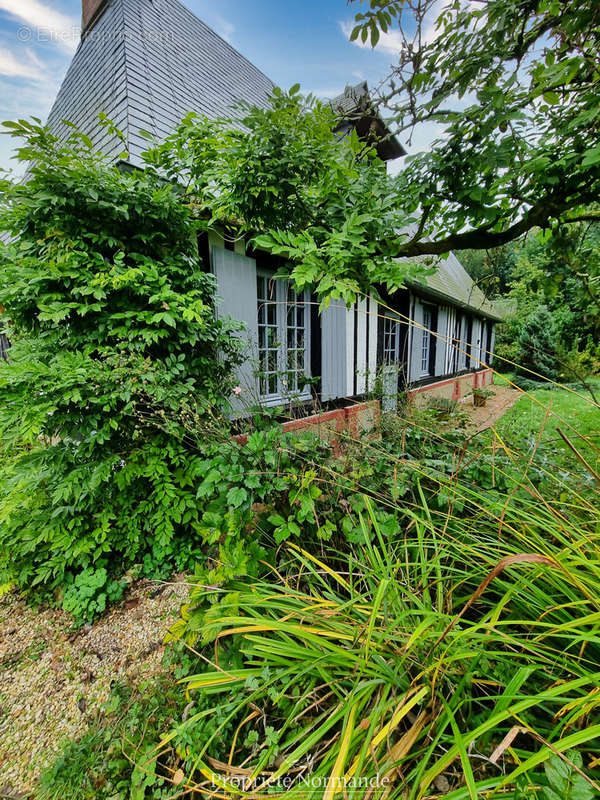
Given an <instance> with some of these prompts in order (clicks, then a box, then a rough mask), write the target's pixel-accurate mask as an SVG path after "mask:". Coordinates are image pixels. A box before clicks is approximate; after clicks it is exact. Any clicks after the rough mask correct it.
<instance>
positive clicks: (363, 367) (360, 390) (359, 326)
mask: <svg viewBox="0 0 600 800" xmlns="http://www.w3.org/2000/svg"><path fill="white" fill-rule="evenodd" d="M355 306H356V364H355V367H356V392H354V394H364V393H365V392H366V391H367V370H368V358H367V330H368V324H369V320H368V318H367V300H366V298H365V297H361V298H360V299H359V300H358V301H357V302H356V304H355Z"/></svg>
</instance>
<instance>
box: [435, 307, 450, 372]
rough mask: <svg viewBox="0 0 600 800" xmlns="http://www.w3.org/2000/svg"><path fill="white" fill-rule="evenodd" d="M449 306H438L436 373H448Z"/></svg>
mask: <svg viewBox="0 0 600 800" xmlns="http://www.w3.org/2000/svg"><path fill="white" fill-rule="evenodd" d="M448 349H449V348H448V307H447V306H440V307H439V308H438V335H437V339H436V348H435V374H436V376H437V375H445V374H446V361H447V358H448Z"/></svg>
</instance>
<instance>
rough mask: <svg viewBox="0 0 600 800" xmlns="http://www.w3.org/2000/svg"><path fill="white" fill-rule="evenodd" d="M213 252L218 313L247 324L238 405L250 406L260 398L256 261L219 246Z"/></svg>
mask: <svg viewBox="0 0 600 800" xmlns="http://www.w3.org/2000/svg"><path fill="white" fill-rule="evenodd" d="M211 256H212V257H211V264H212V271H213V272H214V274H215V277H216V279H217V316H218V317H220V318H224V317H232V318H233V319H237V320H239V321H240V322H243V323H244V324H245V326H246V330H244V331H240V333H239V334H237V335H238V336H240V337H241V338H243V339H244V340H245V353H244V355H245V360H244V362H243V363H242V364H241V365H240V366H239V367H238V373H237V376H238V383H239V385H240V386H241V388H242V390H243V392H242V394H241V395H240V398H239V403H238V404H237V405H239V406H240V407H245V408H247V407H248V406H250V405H254V404H256V402H257V401H258V385H257V381H256V375H255V373H256V363H257V359H258V352H257V345H258V314H257V308H256V304H257V296H256V261H255V260H254V259H253V258H248V257H247V256H242V255H239V254H238V253H234V252H232V251H231V250H225V248H223V247H218V246H213V247H212V248H211Z"/></svg>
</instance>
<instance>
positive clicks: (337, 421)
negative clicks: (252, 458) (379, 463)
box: [233, 400, 381, 449]
mask: <svg viewBox="0 0 600 800" xmlns="http://www.w3.org/2000/svg"><path fill="white" fill-rule="evenodd" d="M380 414H381V407H380V403H379V400H370V401H368V402H366V403H355V404H354V405H351V406H346V408H336V409H335V410H333V411H325V412H323V413H322V414H313V415H311V416H310V417H301V418H299V419H292V420H290V421H289V422H284V423H283V425H282V426H281V427H282V430H283V431H284V432H285V433H290V432H292V431H311V432H312V433H316V434H317V435H318V436H319V438H320V439H323V440H324V441H327V442H329V443H330V444H332V445H333V446H334V447H335V448H336V449H337V448H338V447H339V443H340V437H346V436H348V437H350V438H354V437H357V436H360V435H361V434H363V433H369V432H370V431H372V430H374V429H375V428H377V425H378V423H379V417H380ZM233 440H234V441H235V442H237V443H238V444H240V445H244V444H246V442H247V441H248V434H246V433H240V434H238V435H237V436H234V437H233Z"/></svg>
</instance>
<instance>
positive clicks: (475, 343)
mask: <svg viewBox="0 0 600 800" xmlns="http://www.w3.org/2000/svg"><path fill="white" fill-rule="evenodd" d="M480 348H481V320H480V319H478V318H477V317H473V332H472V334H471V369H479V367H480V363H479V358H480V354H479V351H480Z"/></svg>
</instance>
